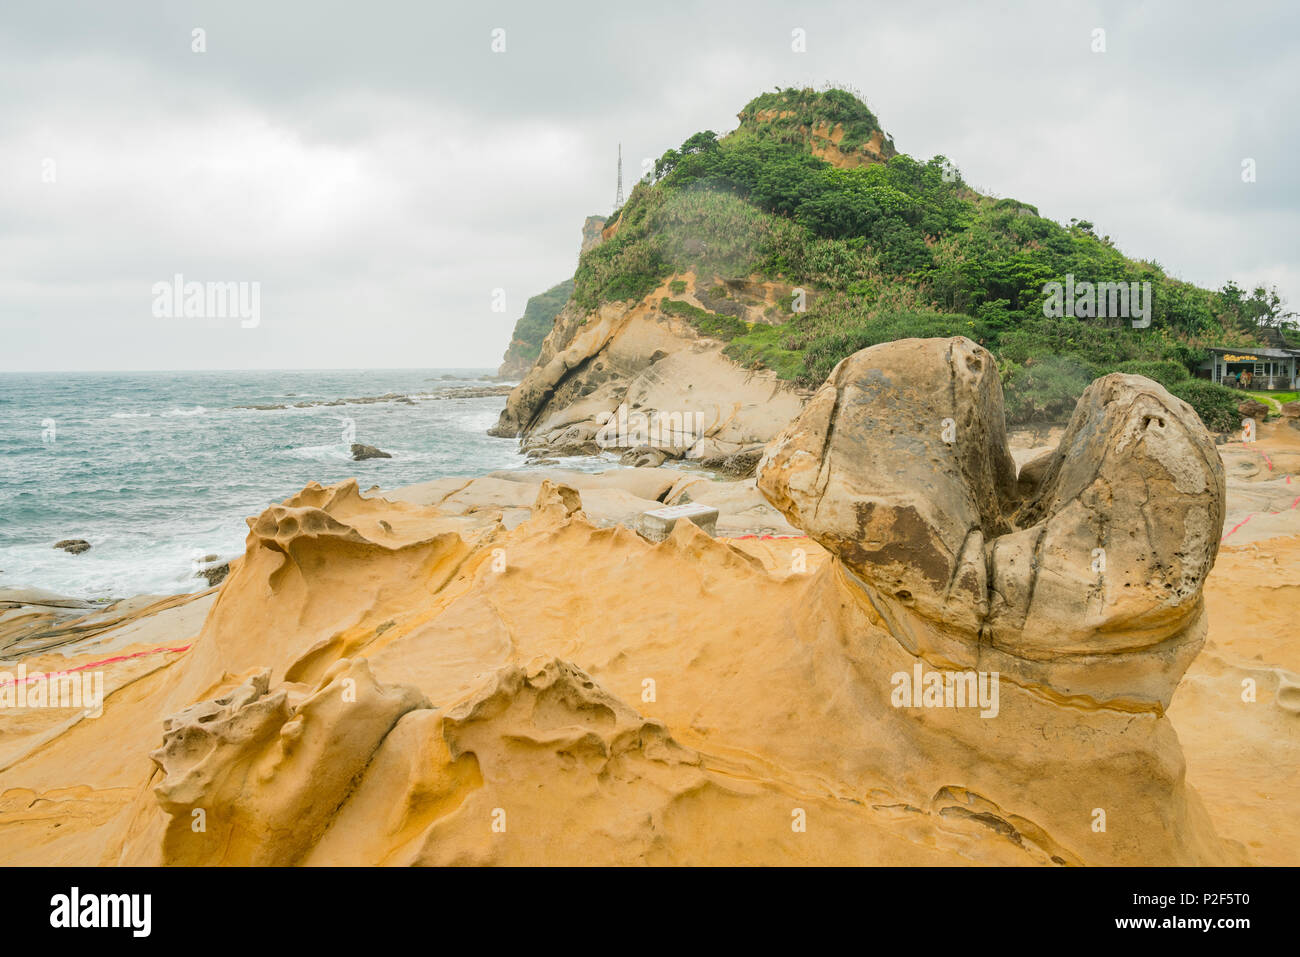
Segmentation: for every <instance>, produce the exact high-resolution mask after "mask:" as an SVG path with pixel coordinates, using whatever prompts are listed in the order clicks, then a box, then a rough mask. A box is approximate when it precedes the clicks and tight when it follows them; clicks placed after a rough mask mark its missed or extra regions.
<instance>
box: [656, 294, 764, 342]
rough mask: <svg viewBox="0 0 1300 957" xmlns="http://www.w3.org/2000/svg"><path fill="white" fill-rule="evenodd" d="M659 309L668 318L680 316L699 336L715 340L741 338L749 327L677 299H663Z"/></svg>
mask: <svg viewBox="0 0 1300 957" xmlns="http://www.w3.org/2000/svg"><path fill="white" fill-rule="evenodd" d="M659 308H660V310H661V311H663V312H666V313H668V314H669V315H670V316H681V317H682V318H683V319H685V320H687V321H688V322H689V323H690V324H691V325H692V326H694V327H695V328H696V330H698V331H699V333H700V334H701V335H705V336H712V337H713V338H715V339H722V340H725V341H727V342H730V341H731V340H732V339H735V338H736V337H737V336H743V335H744V334H745V333H746V332H748V331H749V325H748V324H747V323H745V322H744V321H743V320H740V319H737V318H736V317H735V316H724V315H722V314H721V313H716V312H709V311H707V310H705V309H701V308H700V307H699V306H692V305H691V304H690V303H689V302H682V301H681V300H679V299H665V300H664V301H663V302H661V303H660V304H659Z"/></svg>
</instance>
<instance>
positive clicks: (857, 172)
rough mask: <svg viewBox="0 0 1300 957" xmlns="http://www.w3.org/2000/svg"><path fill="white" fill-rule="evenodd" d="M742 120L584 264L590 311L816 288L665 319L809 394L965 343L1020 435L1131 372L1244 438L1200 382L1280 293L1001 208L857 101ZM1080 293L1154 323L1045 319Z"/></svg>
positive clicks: (698, 137)
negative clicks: (907, 357)
mask: <svg viewBox="0 0 1300 957" xmlns="http://www.w3.org/2000/svg"><path fill="white" fill-rule="evenodd" d="M739 119H740V124H739V126H738V127H737V129H736V130H735V131H734V132H732V133H730V134H728V135H726V136H723V137H721V138H719V137H718V136H717V135H716V134H715V133H713V132H712V131H710V130H705V131H703V132H699V133H696V134H694V135H692V136H690V137H689V138H687V139H686V141H685V142H683V143H682V145H681V146H680V147H679V148H677V149H670V150H668V151H667V152H665V153H664V154H663V156H662V157H660V158H659V160H658V161H657V162H656V163H655V168H654V173H653V182H651V181H650V177H647V180H643V181H641V182H639V183H637V184H636V186H635V187H634V188H633V190H632V192H631V194H630V196H629V198H628V200H627V202H626V203H625V205H624V206H623V208H622V209H620V210H616V211H615V213H614V214H613V216H612V217H611V218H610V220H609V222H610V223H611V224H613V228H612V230H611V233H612V234H611V235H610V238H608V239H606V240H605V241H604V242H603V243H602V244H601V245H599V246H597V247H596V248H594V249H590V250H588V251H586V252H585V253H583V255H582V257H581V259H580V261H579V266H578V271H577V274H576V276H575V278H574V286H573V299H574V301H575V303H576V305H578V306H579V307H581V308H584V309H594V308H596V307H597V306H599V305H600V304H601V303H602V302H608V301H613V300H628V299H631V300H640V299H642V298H643V297H645V296H646V295H647V294H649V293H650V292H651V291H652V290H654V289H655V288H657V287H658V286H659V285H661V284H662V283H663V282H664V281H665V280H667V279H670V278H672V277H674V276H677V275H683V274H686V273H693V274H694V275H695V277H696V284H697V287H703V286H708V287H709V288H710V289H712V290H713V293H712V295H714V296H716V297H720V298H725V297H726V296H728V295H729V294H731V295H735V293H734V292H731V293H729V289H731V290H734V289H735V288H737V286H736V284H735V283H734V282H733V283H731V285H730V286H728V283H727V280H736V279H746V280H749V281H751V282H774V283H778V284H782V285H783V286H789V287H790V288H791V289H801V290H803V291H804V292H805V296H804V301H803V303H802V304H800V303H797V301H796V296H795V295H793V294H791V295H788V296H785V297H784V298H782V299H780V300H778V301H776V302H773V303H769V304H768V305H767V306H766V308H765V311H764V313H763V315H762V320H761V321H744V320H742V319H738V318H736V316H735V315H729V314H726V313H725V312H724V311H723V310H718V311H714V310H712V309H705V308H701V307H700V306H698V305H693V304H691V303H688V302H685V301H680V300H677V299H675V298H670V299H669V300H667V301H666V302H665V303H664V308H665V309H667V310H669V311H670V312H676V313H677V314H679V315H681V316H683V317H685V318H687V319H689V320H690V321H691V322H693V323H694V324H695V325H696V326H697V328H699V329H700V331H701V332H703V333H705V334H707V335H710V336H716V337H719V338H722V339H725V340H727V342H728V344H727V347H726V354H727V355H729V356H730V357H731V358H732V359H734V360H735V361H737V362H740V363H742V364H744V365H746V366H751V367H756V368H769V369H772V370H774V371H775V372H776V373H777V374H778V375H779V376H781V377H783V378H785V379H788V380H791V381H793V382H796V383H799V384H801V385H808V386H815V385H818V384H820V383H821V382H822V381H823V380H824V379H825V377H826V375H827V373H829V372H830V370H831V369H832V368H833V367H834V365H835V364H836V363H837V362H838V361H839V360H841V359H843V358H844V357H845V356H848V355H850V354H851V353H853V352H855V351H857V350H859V349H862V348H864V347H866V346H870V345H875V344H877V343H880V342H885V341H888V340H892V339H899V338H906V337H912V336H920V337H925V336H953V335H965V336H968V337H970V338H971V339H974V340H975V341H976V342H979V343H981V344H983V345H984V346H985V347H987V348H988V349H990V350H991V351H992V352H993V353H994V355H995V356H996V357H997V359H998V362H999V365H1000V368H1001V371H1002V377H1003V386H1004V391H1005V395H1006V405H1007V417H1008V421H1009V422H1010V423H1012V424H1029V423H1036V422H1056V421H1062V420H1064V419H1065V418H1067V417H1068V415H1069V413H1070V411H1071V410H1072V409H1073V407H1074V403H1075V400H1076V399H1077V398H1078V396H1079V395H1080V394H1081V393H1082V391H1083V389H1084V387H1085V386H1086V385H1087V384H1088V383H1089V382H1091V381H1092V380H1093V379H1094V378H1096V377H1097V376H1099V375H1104V374H1106V373H1108V372H1113V371H1122V372H1135V373H1139V374H1142V375H1146V376H1149V377H1151V378H1153V379H1156V380H1157V381H1159V382H1161V383H1163V384H1164V385H1165V386H1166V387H1167V388H1169V390H1170V391H1171V392H1173V393H1174V394H1175V395H1178V396H1180V397H1182V398H1183V399H1185V400H1186V401H1187V402H1189V403H1190V404H1191V405H1192V406H1193V407H1194V408H1196V410H1197V412H1198V413H1199V414H1200V415H1201V417H1202V419H1203V420H1204V421H1205V423H1206V425H1207V427H1209V428H1210V429H1214V430H1223V429H1227V428H1231V427H1234V426H1235V425H1236V424H1238V422H1239V419H1240V416H1239V415H1238V413H1237V411H1236V404H1237V402H1239V401H1240V399H1241V395H1240V394H1239V393H1234V392H1233V391H1232V390H1229V389H1227V388H1224V387H1222V386H1218V385H1214V384H1212V383H1210V382H1208V381H1203V380H1196V379H1193V378H1191V376H1190V370H1192V369H1194V368H1195V366H1196V365H1197V364H1198V363H1199V362H1201V361H1202V360H1203V359H1205V358H1207V353H1205V351H1204V347H1205V346H1206V345H1220V346H1235V345H1241V346H1249V345H1250V344H1252V343H1257V342H1259V341H1260V339H1259V337H1260V335H1262V334H1263V332H1264V331H1265V330H1268V329H1272V328H1275V327H1277V326H1278V324H1279V323H1280V322H1281V321H1282V320H1283V319H1285V318H1287V316H1286V314H1285V313H1284V312H1283V310H1282V303H1281V301H1280V299H1279V297H1278V295H1277V292H1276V291H1275V290H1272V291H1270V290H1265V289H1263V288H1260V289H1256V290H1254V291H1252V292H1249V293H1248V292H1246V291H1245V290H1243V289H1240V288H1238V287H1237V286H1235V285H1233V284H1232V283H1229V284H1227V285H1225V286H1224V287H1223V288H1221V289H1219V290H1209V289H1202V288H1200V287H1198V286H1195V285H1192V284H1191V283H1187V282H1183V281H1181V280H1178V279H1175V278H1173V277H1171V276H1168V275H1166V273H1165V271H1164V270H1163V268H1161V266H1160V265H1158V264H1157V263H1155V262H1153V261H1150V260H1139V259H1131V258H1129V257H1127V256H1125V255H1124V254H1123V253H1121V252H1120V251H1119V250H1118V249H1117V248H1116V247H1115V244H1114V243H1113V242H1112V240H1111V239H1110V237H1109V236H1102V235H1098V233H1097V231H1096V229H1095V228H1094V226H1093V224H1092V223H1090V222H1087V221H1085V220H1071V221H1070V223H1069V224H1068V225H1064V226H1063V225H1061V224H1060V223H1057V222H1054V221H1053V220H1050V219H1046V218H1044V217H1042V216H1040V215H1039V214H1038V210H1037V208H1036V207H1034V206H1033V205H1031V204H1030V203H1027V202H1021V201H1019V200H1015V199H1005V198H1003V199H998V198H995V197H993V196H989V195H985V194H982V193H980V192H978V191H977V190H975V189H973V188H972V187H971V186H970V185H968V184H967V183H966V182H964V181H963V179H962V178H961V175H960V172H959V171H958V170H957V169H956V168H955V167H954V166H953V165H952V164H951V163H949V161H948V160H947V159H945V158H944V157H942V156H936V157H934V158H932V159H930V160H928V161H925V162H922V161H920V160H917V159H914V158H912V157H910V156H907V155H906V154H902V153H897V152H896V151H895V149H894V145H893V142H892V140H891V139H890V138H889V137H888V136H887V135H886V134H885V133H884V131H883V130H881V128H880V125H879V123H878V121H877V119H876V117H875V116H874V115H873V114H872V112H871V111H870V110H869V109H867V106H866V104H864V103H863V102H862V101H861V100H860V99H859V98H858V97H857V96H855V95H853V94H852V93H849V92H846V91H844V90H839V89H827V90H823V91H814V90H807V89H805V90H795V89H787V90H783V91H778V92H773V93H765V94H763V95H762V96H760V97H758V98H757V99H755V100H753V101H752V102H750V103H749V104H748V105H746V107H745V108H744V109H743V110H742V111H741V113H740V114H739ZM1067 279H1068V281H1069V282H1070V283H1071V285H1072V286H1073V284H1076V283H1124V284H1130V283H1137V284H1139V285H1138V286H1137V287H1129V288H1133V289H1135V290H1136V289H1140V288H1142V287H1141V284H1142V283H1149V284H1150V287H1149V299H1148V300H1146V301H1145V303H1144V305H1143V308H1144V309H1146V311H1147V312H1146V315H1145V316H1144V317H1143V318H1142V319H1134V318H1131V317H1130V316H1115V315H1113V314H1105V313H1106V312H1107V310H1106V309H1105V308H1104V306H1102V307H1099V306H1098V305H1097V304H1096V303H1095V302H1094V303H1092V304H1091V305H1089V304H1088V303H1087V302H1086V297H1083V298H1084V299H1085V301H1084V302H1082V303H1077V302H1076V304H1075V307H1074V308H1073V309H1068V308H1067V309H1065V310H1064V314H1061V313H1062V310H1061V309H1060V308H1057V309H1052V308H1050V304H1049V310H1048V311H1049V312H1055V313H1057V314H1056V315H1050V316H1049V315H1045V314H1044V302H1045V301H1046V300H1049V298H1050V296H1049V294H1048V292H1046V291H1045V287H1047V284H1049V283H1053V282H1055V283H1062V284H1065V283H1066V282H1067ZM672 288H673V289H674V290H676V289H679V288H684V284H682V283H674V285H673V287H672ZM559 289H560V287H558V286H557V287H555V289H553V290H550V291H549V292H548V293H546V294H545V295H546V296H548V297H550V296H551V294H552V293H555V292H556V291H557V290H559ZM1101 298H1102V302H1103V303H1104V302H1105V297H1104V296H1103V297H1101ZM711 301H712V300H711ZM1135 302H1136V299H1135ZM800 305H802V309H801V308H800ZM1111 306H1112V307H1113V306H1114V301H1113V300H1112V302H1111ZM529 308H530V309H531V308H532V303H530V304H529ZM557 308H558V306H557ZM1098 312H1101V313H1103V314H1102V315H1098ZM1135 322H1138V323H1139V325H1141V324H1142V323H1144V322H1148V323H1149V324H1147V325H1145V326H1144V327H1142V328H1135V327H1134V323H1135ZM539 328H540V327H539ZM542 334H543V335H544V334H545V332H544V331H543V332H542ZM516 335H517V337H518V333H517V334H516Z"/></svg>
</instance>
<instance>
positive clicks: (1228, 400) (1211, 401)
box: [1169, 378, 1242, 432]
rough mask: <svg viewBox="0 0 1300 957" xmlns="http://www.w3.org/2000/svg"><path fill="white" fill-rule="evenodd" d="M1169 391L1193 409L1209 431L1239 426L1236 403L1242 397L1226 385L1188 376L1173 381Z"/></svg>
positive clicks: (1227, 430) (1224, 430)
mask: <svg viewBox="0 0 1300 957" xmlns="http://www.w3.org/2000/svg"><path fill="white" fill-rule="evenodd" d="M1169 391H1170V392H1172V393H1173V394H1174V395H1176V396H1178V398H1180V399H1182V400H1183V401H1184V402H1186V403H1187V404H1188V405H1190V406H1191V407H1192V408H1193V409H1195V410H1196V414H1197V415H1199V416H1200V417H1201V421H1202V422H1204V423H1205V427H1206V428H1207V429H1209V430H1210V431H1211V432H1230V431H1232V430H1233V429H1236V428H1239V427H1240V426H1241V413H1240V412H1238V411H1237V404H1238V403H1239V402H1241V398H1242V397H1241V395H1240V393H1237V392H1234V391H1233V390H1232V389H1229V388H1228V387H1227V386H1222V385H1219V384H1218V383H1216V382H1210V381H1209V380H1208V379H1191V378H1189V379H1185V380H1184V381H1182V382H1177V383H1175V384H1174V385H1173V386H1172V387H1170V388H1169Z"/></svg>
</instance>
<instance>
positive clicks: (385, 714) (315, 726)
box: [150, 658, 430, 865]
mask: <svg viewBox="0 0 1300 957" xmlns="http://www.w3.org/2000/svg"><path fill="white" fill-rule="evenodd" d="M270 675H271V672H270V670H269V669H265V670H263V671H261V672H259V673H258V674H257V675H255V676H254V677H252V678H251V679H249V680H248V681H246V682H244V683H243V684H241V685H240V686H238V687H237V688H235V689H234V690H233V691H231V692H230V693H228V694H226V695H224V696H223V697H221V698H217V699H216V700H213V701H203V702H200V703H198V704H195V705H191V706H190V707H188V708H185V709H184V710H183V711H180V712H179V713H177V714H175V715H172V716H171V717H170V718H167V719H166V720H165V721H164V722H163V745H162V747H161V748H159V749H158V750H157V751H154V752H153V753H152V754H151V755H150V757H151V758H152V759H153V761H154V763H155V764H156V765H157V766H158V768H159V770H160V771H161V772H162V779H161V781H160V782H159V783H158V784H157V786H156V788H155V794H156V795H157V797H158V800H159V802H160V803H161V805H162V807H163V809H164V810H165V811H166V812H167V814H168V816H169V821H168V824H167V829H166V832H165V835H164V838H163V860H164V862H165V863H168V864H187V865H199V864H231V865H257V864H270V865H281V864H293V863H295V862H296V861H297V860H298V859H299V858H300V857H301V856H302V855H303V854H304V853H306V851H307V850H308V849H309V848H311V847H312V846H313V845H314V844H315V843H316V841H317V840H318V839H319V837H320V835H321V834H322V833H323V831H324V830H325V828H327V827H328V826H329V824H330V822H331V820H332V818H333V814H334V812H335V809H336V808H337V807H338V805H339V804H340V803H342V801H343V800H344V799H345V798H346V797H347V794H348V792H349V790H350V789H351V788H352V786H353V785H354V783H355V781H356V780H357V778H358V776H359V775H360V774H361V772H362V771H364V770H365V767H366V765H367V764H368V763H369V762H370V759H371V757H372V755H373V754H374V753H375V751H376V750H377V749H378V747H379V745H380V743H381V742H382V741H383V739H384V737H385V736H386V735H387V734H388V732H389V731H390V730H391V729H392V728H393V726H394V725H395V724H396V723H397V720H398V719H399V718H400V717H401V716H402V715H404V714H406V713H407V712H408V711H412V710H415V709H418V708H428V707H429V706H430V705H429V702H428V701H427V700H426V699H425V697H424V695H423V694H421V693H420V692H419V691H417V690H415V689H413V688H408V687H403V686H394V685H382V684H380V683H379V682H377V681H376V680H375V678H374V676H373V675H372V674H371V673H370V667H369V665H368V663H367V662H366V660H365V659H364V658H356V659H346V658H344V659H340V660H339V661H337V662H335V663H334V665H333V666H332V667H331V668H330V669H329V670H328V671H327V672H326V674H325V677H324V678H323V679H322V680H321V682H320V683H319V684H318V685H317V687H316V688H315V690H313V691H311V692H310V693H309V694H307V696H306V697H305V699H304V700H301V701H299V702H298V703H296V704H294V703H292V702H291V700H290V690H289V689H288V688H286V687H280V688H277V689H275V690H274V691H272V690H271V689H270V687H269V684H270Z"/></svg>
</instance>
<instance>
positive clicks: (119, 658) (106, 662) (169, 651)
mask: <svg viewBox="0 0 1300 957" xmlns="http://www.w3.org/2000/svg"><path fill="white" fill-rule="evenodd" d="M193 647H194V646H193V645H192V644H190V645H184V646H182V647H180V648H150V649H149V650H148V651H137V652H135V654H131V655H118V656H117V657H116V658H104V659H102V660H101V661H92V662H89V663H88V664H84V665H77V667H75V668H65V669H64V670H63V671H44V672H36V673H34V674H30V675H28V676H27V677H26V678H24V679H23V680H22V681H4V682H0V684H6V685H7V684H26V683H27V682H28V681H31V680H32V679H33V678H35V677H36V675H37V674H43V675H45V676H46V677H50V676H53V675H70V674H72V673H73V672H74V671H85V670H86V669H87V668H95V667H97V666H99V665H111V664H114V663H116V662H119V661H130V660H131V659H132V658H144V657H147V656H149V655H162V654H177V653H179V652H182V651H189V650H190V649H191V648H193Z"/></svg>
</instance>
